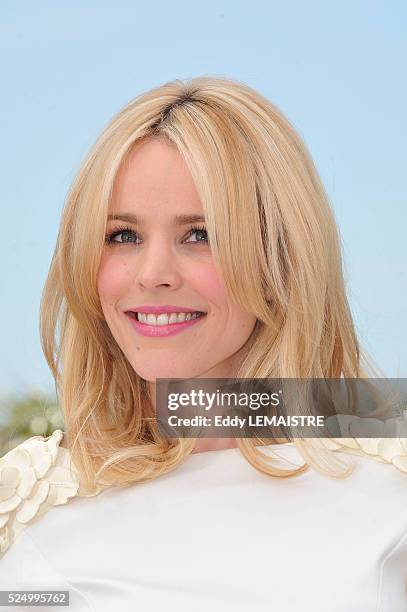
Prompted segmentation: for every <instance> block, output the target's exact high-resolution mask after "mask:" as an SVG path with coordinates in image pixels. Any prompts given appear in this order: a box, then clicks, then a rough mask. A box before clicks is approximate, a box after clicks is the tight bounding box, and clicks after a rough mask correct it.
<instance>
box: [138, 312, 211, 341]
mask: <svg viewBox="0 0 407 612" xmlns="http://www.w3.org/2000/svg"><path fill="white" fill-rule="evenodd" d="M126 316H127V317H128V318H129V321H130V324H131V325H132V327H133V329H135V331H136V332H138V333H139V334H141V335H143V336H150V337H152V336H153V337H157V336H160V337H162V336H171V335H173V334H177V333H179V332H182V331H184V330H185V329H187V328H189V327H191V326H193V325H196V324H197V323H199V322H200V321H201V320H202V319H203V318H204V317H205V316H206V313H204V312H194V313H191V312H188V313H185V312H172V313H162V314H159V315H154V314H144V313H140V312H137V313H136V312H127V313H126Z"/></svg>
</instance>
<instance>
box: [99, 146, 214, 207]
mask: <svg viewBox="0 0 407 612" xmlns="http://www.w3.org/2000/svg"><path fill="white" fill-rule="evenodd" d="M173 209H176V210H177V211H178V212H196V211H197V210H200V211H201V210H202V206H201V202H200V199H199V196H198V193H197V190H196V187H195V184H194V181H193V179H192V176H191V173H190V172H189V170H188V167H187V165H186V163H185V161H184V160H183V158H182V156H181V154H180V153H179V151H178V149H177V148H176V147H175V146H173V145H169V144H167V143H166V142H165V141H164V140H162V139H147V140H145V141H142V142H140V143H137V144H136V145H135V146H134V147H133V149H132V150H131V152H130V153H129V154H128V156H127V157H126V158H125V160H124V161H123V162H122V164H121V166H120V169H119V171H118V173H117V176H116V179H115V183H114V188H113V193H112V200H111V205H110V208H109V210H110V212H114V213H117V212H123V211H132V212H136V211H137V212H138V213H139V214H140V215H143V216H144V215H148V213H149V212H150V213H152V214H156V213H161V214H165V212H166V211H169V210H171V211H172V210H173Z"/></svg>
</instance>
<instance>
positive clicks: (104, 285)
mask: <svg viewBox="0 0 407 612" xmlns="http://www.w3.org/2000/svg"><path fill="white" fill-rule="evenodd" d="M130 286H131V278H130V273H129V270H128V267H127V266H126V264H125V263H122V264H119V265H118V264H117V262H114V260H109V259H105V260H104V261H102V263H101V265H100V266H99V270H98V273H97V290H98V293H99V297H100V299H101V300H103V301H105V302H110V303H115V302H117V301H118V300H119V299H120V298H121V297H122V296H123V295H125V294H126V292H127V291H128V289H129V287H130Z"/></svg>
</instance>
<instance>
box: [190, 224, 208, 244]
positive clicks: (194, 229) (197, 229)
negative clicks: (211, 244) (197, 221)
mask: <svg viewBox="0 0 407 612" xmlns="http://www.w3.org/2000/svg"><path fill="white" fill-rule="evenodd" d="M193 234H201V236H202V234H204V238H203V239H200V240H196V241H195V243H199V242H203V243H206V244H207V243H208V232H207V231H206V229H205V228H204V227H191V230H190V232H189V234H188V237H190V236H192V235H193ZM205 236H206V237H205Z"/></svg>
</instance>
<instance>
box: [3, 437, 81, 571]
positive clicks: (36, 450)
mask: <svg viewBox="0 0 407 612" xmlns="http://www.w3.org/2000/svg"><path fill="white" fill-rule="evenodd" d="M80 494H81V492H80V480H79V475H78V473H77V471H76V468H75V466H74V464H73V462H72V461H71V459H70V453H69V451H68V449H67V448H66V447H65V444H64V433H63V431H61V430H60V429H58V430H56V431H54V433H53V434H52V435H51V436H49V437H48V438H44V437H43V436H33V437H31V438H29V439H28V440H25V441H24V442H22V443H21V444H19V445H18V446H16V447H15V448H13V449H12V450H11V451H9V452H8V453H6V455H4V456H3V457H1V458H0V559H1V557H2V556H3V555H4V553H5V552H6V550H8V548H9V547H10V545H11V544H12V542H13V541H14V540H15V539H16V538H17V536H18V535H19V533H20V532H21V531H22V530H23V529H24V528H25V526H26V525H28V524H29V523H31V522H34V521H36V520H38V519H39V518H40V517H41V516H42V515H43V514H45V513H46V512H47V511H48V510H50V508H52V507H53V506H59V505H61V504H66V503H67V502H68V501H69V500H70V499H72V498H74V497H75V496H78V495H79V496H80Z"/></svg>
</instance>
